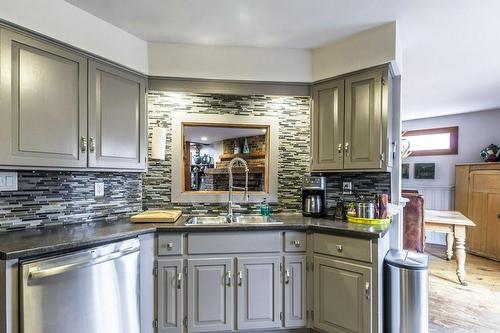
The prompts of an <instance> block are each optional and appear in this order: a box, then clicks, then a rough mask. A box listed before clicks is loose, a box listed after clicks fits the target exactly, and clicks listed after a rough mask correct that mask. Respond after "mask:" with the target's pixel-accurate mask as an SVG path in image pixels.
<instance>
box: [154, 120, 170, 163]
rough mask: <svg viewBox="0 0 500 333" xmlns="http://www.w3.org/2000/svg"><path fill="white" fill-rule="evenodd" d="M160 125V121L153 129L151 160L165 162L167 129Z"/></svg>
mask: <svg viewBox="0 0 500 333" xmlns="http://www.w3.org/2000/svg"><path fill="white" fill-rule="evenodd" d="M160 124H161V122H160V120H157V121H156V127H153V135H152V138H151V159H155V160H162V161H164V160H165V144H166V142H167V129H166V128H164V127H161V126H160Z"/></svg>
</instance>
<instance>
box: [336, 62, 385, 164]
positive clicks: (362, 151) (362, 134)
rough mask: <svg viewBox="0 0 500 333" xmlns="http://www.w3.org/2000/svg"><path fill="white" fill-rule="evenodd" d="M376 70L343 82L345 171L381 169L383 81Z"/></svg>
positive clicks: (380, 72) (381, 75) (381, 72)
mask: <svg viewBox="0 0 500 333" xmlns="http://www.w3.org/2000/svg"><path fill="white" fill-rule="evenodd" d="M383 75H384V73H383V71H382V70H376V71H370V72H366V73H361V74H358V75H354V76H350V77H348V78H347V79H346V81H345V89H346V94H345V156H344V169H379V168H381V167H382V161H383V157H384V156H383V155H382V154H383V151H382V143H383V141H382V139H383V138H382V79H383Z"/></svg>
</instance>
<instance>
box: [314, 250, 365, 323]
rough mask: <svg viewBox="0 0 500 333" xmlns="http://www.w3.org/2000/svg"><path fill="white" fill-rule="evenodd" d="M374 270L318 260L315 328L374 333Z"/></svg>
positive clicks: (315, 280) (316, 266)
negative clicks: (372, 289) (372, 322)
mask: <svg viewBox="0 0 500 333" xmlns="http://www.w3.org/2000/svg"><path fill="white" fill-rule="evenodd" d="M371 320H372V307H371V268H370V267H367V266H362V265H356V264H351V263H347V262H344V261H340V260H336V259H327V258H323V257H318V256H315V257H314V327H315V328H318V329H321V330H324V331H326V332H371V331H372V330H371Z"/></svg>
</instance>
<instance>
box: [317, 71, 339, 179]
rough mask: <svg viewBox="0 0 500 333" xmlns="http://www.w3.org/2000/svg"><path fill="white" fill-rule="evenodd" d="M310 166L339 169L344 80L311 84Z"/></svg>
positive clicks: (321, 168) (320, 168) (319, 168)
mask: <svg viewBox="0 0 500 333" xmlns="http://www.w3.org/2000/svg"><path fill="white" fill-rule="evenodd" d="M312 95H313V112H312V119H311V121H312V124H311V126H312V137H311V147H312V163H311V169H312V170H313V171H316V170H339V169H342V168H343V157H344V80H335V81H329V82H325V83H321V84H318V85H315V86H313V88H312Z"/></svg>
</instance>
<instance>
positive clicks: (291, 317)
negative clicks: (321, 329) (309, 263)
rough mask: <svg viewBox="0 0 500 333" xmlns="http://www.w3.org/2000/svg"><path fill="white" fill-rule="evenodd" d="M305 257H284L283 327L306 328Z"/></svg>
mask: <svg viewBox="0 0 500 333" xmlns="http://www.w3.org/2000/svg"><path fill="white" fill-rule="evenodd" d="M306 258H307V257H306V256H305V255H302V256H293V257H285V265H284V266H285V267H284V268H285V270H284V274H283V280H284V286H285V309H284V314H285V327H300V326H306V325H307V320H306V308H307V299H306Z"/></svg>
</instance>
